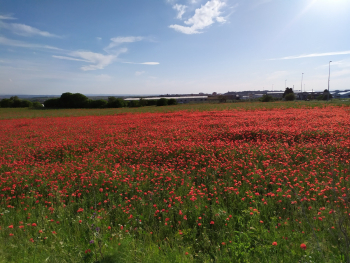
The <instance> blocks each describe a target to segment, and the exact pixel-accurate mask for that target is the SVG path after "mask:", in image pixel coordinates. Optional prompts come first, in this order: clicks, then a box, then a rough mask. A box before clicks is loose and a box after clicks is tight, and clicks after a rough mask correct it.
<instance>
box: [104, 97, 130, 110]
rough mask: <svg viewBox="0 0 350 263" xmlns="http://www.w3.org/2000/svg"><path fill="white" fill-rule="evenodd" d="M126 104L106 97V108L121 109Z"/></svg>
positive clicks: (120, 100)
mask: <svg viewBox="0 0 350 263" xmlns="http://www.w3.org/2000/svg"><path fill="white" fill-rule="evenodd" d="M125 105H126V103H125V101H124V100H122V99H117V98H115V97H108V103H107V108H122V107H125Z"/></svg>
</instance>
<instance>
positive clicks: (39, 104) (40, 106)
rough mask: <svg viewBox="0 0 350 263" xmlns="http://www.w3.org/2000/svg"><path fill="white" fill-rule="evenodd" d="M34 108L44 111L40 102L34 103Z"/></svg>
mask: <svg viewBox="0 0 350 263" xmlns="http://www.w3.org/2000/svg"><path fill="white" fill-rule="evenodd" d="M32 108H33V109H43V108H44V106H43V105H42V104H41V103H40V102H37V101H36V102H33V105H32Z"/></svg>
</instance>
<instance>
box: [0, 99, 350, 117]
mask: <svg viewBox="0 0 350 263" xmlns="http://www.w3.org/2000/svg"><path fill="white" fill-rule="evenodd" d="M326 105H334V106H347V105H350V100H332V101H330V102H327V101H291V102H286V101H283V102H282V101H278V102H264V103H262V102H256V101H255V102H235V103H196V104H180V105H175V106H163V107H157V106H147V107H139V108H119V109H113V108H108V109H28V108H0V119H16V118H40V117H69V116H72V117H78V116H91V115H94V116H104V115H114V114H121V113H145V112H174V111H181V110H187V111H211V110H233V109H237V110H254V109H274V108H300V107H307V108H308V107H311V108H313V107H324V106H326Z"/></svg>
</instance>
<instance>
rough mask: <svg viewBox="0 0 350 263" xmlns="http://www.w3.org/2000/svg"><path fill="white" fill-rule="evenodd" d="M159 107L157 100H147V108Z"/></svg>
mask: <svg viewBox="0 0 350 263" xmlns="http://www.w3.org/2000/svg"><path fill="white" fill-rule="evenodd" d="M154 105H157V100H147V106H154Z"/></svg>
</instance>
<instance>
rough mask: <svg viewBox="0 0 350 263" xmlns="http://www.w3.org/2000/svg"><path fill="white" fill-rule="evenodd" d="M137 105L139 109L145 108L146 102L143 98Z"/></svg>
mask: <svg viewBox="0 0 350 263" xmlns="http://www.w3.org/2000/svg"><path fill="white" fill-rule="evenodd" d="M139 105H140V107H144V106H147V100H145V99H144V98H141V99H140V100H139Z"/></svg>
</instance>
